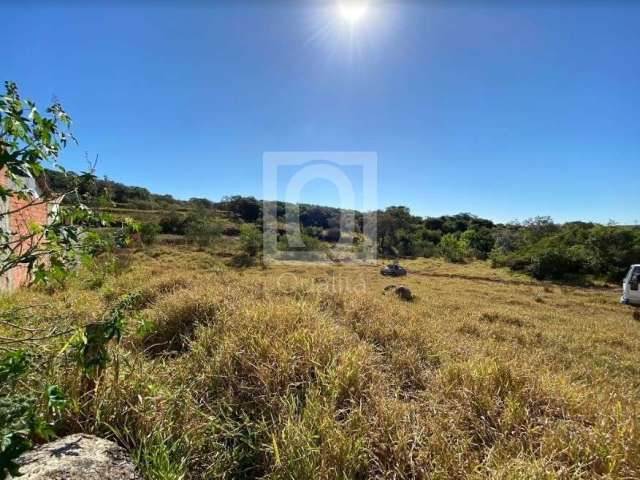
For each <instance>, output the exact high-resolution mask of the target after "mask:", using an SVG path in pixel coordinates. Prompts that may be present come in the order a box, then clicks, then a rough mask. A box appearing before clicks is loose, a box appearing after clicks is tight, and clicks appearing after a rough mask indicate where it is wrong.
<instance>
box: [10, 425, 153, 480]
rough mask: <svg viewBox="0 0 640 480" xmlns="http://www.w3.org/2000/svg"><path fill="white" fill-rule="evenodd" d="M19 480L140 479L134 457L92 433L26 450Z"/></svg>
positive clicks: (72, 436) (21, 463)
mask: <svg viewBox="0 0 640 480" xmlns="http://www.w3.org/2000/svg"><path fill="white" fill-rule="evenodd" d="M16 463H18V464H19V465H20V473H21V474H22V476H21V477H18V478H20V480H141V479H142V477H141V476H140V475H139V474H138V473H137V472H136V469H135V466H134V465H133V463H132V462H131V458H129V455H127V452H125V450H124V449H123V448H122V447H120V446H118V445H116V444H115V443H113V442H110V441H108V440H105V439H103V438H98V437H94V436H92V435H85V434H76V435H69V436H67V437H64V438H60V439H58V440H55V441H53V442H50V443H47V444H45V445H41V446H39V447H36V448H35V449H33V450H31V451H29V452H26V453H24V454H23V455H22V456H21V457H20V458H18V460H17V462H16Z"/></svg>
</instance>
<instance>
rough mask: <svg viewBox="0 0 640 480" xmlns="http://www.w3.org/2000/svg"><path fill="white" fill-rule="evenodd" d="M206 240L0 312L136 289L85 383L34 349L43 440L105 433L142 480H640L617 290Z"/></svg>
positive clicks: (44, 312) (474, 268)
mask: <svg viewBox="0 0 640 480" xmlns="http://www.w3.org/2000/svg"><path fill="white" fill-rule="evenodd" d="M223 245H224V246H221V247H217V249H216V250H215V251H198V250H195V249H192V248H190V247H186V246H167V245H158V246H155V247H150V248H146V249H144V250H139V251H135V252H131V253H127V254H122V255H121V257H120V259H119V262H120V264H121V265H120V267H119V270H118V272H117V273H116V274H112V273H109V274H106V275H103V274H101V273H96V271H95V270H94V271H89V270H85V271H83V272H81V273H80V274H79V276H78V278H75V279H72V280H71V282H70V284H69V286H68V287H67V288H66V289H60V290H57V291H54V292H47V291H44V290H25V291H21V292H17V293H16V294H14V295H12V296H9V297H3V298H2V299H1V300H0V302H1V303H2V305H1V306H2V308H3V309H11V308H16V307H18V308H24V307H26V306H32V307H31V308H30V309H27V311H28V312H29V315H32V316H35V318H37V319H38V321H39V322H40V324H41V325H47V322H51V321H52V320H51V319H53V318H57V317H62V318H63V319H64V323H65V324H66V325H70V326H73V325H82V324H86V323H87V322H90V321H95V320H98V319H100V317H101V315H102V314H103V312H104V311H105V310H106V309H108V308H109V305H111V304H113V303H114V302H115V301H116V300H117V299H118V298H120V297H121V296H122V295H124V294H127V293H132V292H137V293H139V300H138V301H137V302H136V305H135V307H134V308H133V309H132V310H131V311H130V312H129V315H128V319H127V323H126V334H125V336H124V337H123V339H122V341H121V343H120V344H119V345H118V346H117V347H114V348H113V351H112V352H111V356H112V362H111V366H110V367H109V369H108V371H106V372H105V375H104V376H103V377H102V379H101V380H100V382H98V384H97V385H95V386H92V387H91V389H87V385H86V382H85V381H83V380H82V378H81V375H80V372H79V371H78V370H77V367H75V365H74V363H73V361H72V359H71V358H69V356H68V355H67V354H66V353H65V350H64V349H63V347H64V339H63V337H61V338H60V339H54V340H52V341H48V342H47V343H46V344H44V345H42V346H41V350H40V351H41V355H42V356H43V357H44V358H46V359H47V361H48V362H49V364H51V365H53V364H54V363H55V364H56V365H59V366H60V368H56V369H53V368H52V369H50V371H46V370H45V371H42V372H39V375H41V376H45V377H47V376H48V377H50V378H48V380H49V381H51V382H53V383H57V384H58V385H60V386H61V387H62V389H63V390H64V392H65V393H66V395H67V396H68V397H69V399H70V400H71V401H72V402H71V407H70V408H69V409H68V410H67V412H66V413H65V415H64V418H63V419H62V420H61V422H60V431H61V432H62V433H67V432H75V431H86V432H93V433H97V434H99V435H102V436H109V437H111V438H115V439H117V440H118V441H119V442H120V443H121V444H123V445H125V446H126V447H127V448H129V449H130V451H131V452H132V454H133V455H134V457H135V459H136V461H137V462H138V464H139V465H140V468H141V469H142V471H143V472H144V474H145V475H146V476H147V477H148V478H165V479H177V478H229V479H230V478H269V479H329V478H335V479H347V478H356V479H365V478H384V479H402V478H505V479H506V478H513V479H520V478H598V477H601V478H627V479H632V478H640V430H639V428H640V419H639V416H638V415H639V407H640V361H639V360H640V322H638V321H637V320H634V315H633V310H632V309H630V308H629V307H624V306H621V305H619V304H618V303H617V302H618V298H619V292H618V289H615V288H577V287H568V286H560V285H553V284H546V283H540V282H535V281H532V280H531V279H529V278H528V277H524V276H515V275H513V274H511V273H509V272H507V271H506V270H493V269H491V268H489V266H488V265H487V264H485V263H482V262H477V263H472V264H467V265H452V264H447V263H444V262H443V261H440V260H425V259H422V260H415V261H407V262H405V263H403V265H405V266H406V267H407V269H408V270H409V275H408V276H407V277H404V278H400V279H395V278H387V277H382V276H381V275H380V274H379V273H378V269H379V267H374V266H360V265H349V264H342V265H304V264H289V265H277V266H271V267H269V268H266V269H264V268H261V267H251V268H246V269H241V270H239V269H235V268H232V267H230V266H228V264H229V260H230V258H231V256H232V255H233V251H234V249H233V245H232V244H231V243H230V242H223ZM390 284H395V285H404V286H407V287H409V288H410V289H411V290H412V292H413V294H414V295H415V298H414V300H413V301H402V300H400V299H398V298H396V296H395V295H394V294H393V292H392V291H388V292H386V293H385V290H384V288H385V287H386V286H388V285H390ZM51 302H53V304H52V305H51ZM44 304H47V306H46V307H40V306H39V305H44ZM31 318H33V317H31ZM31 321H33V320H31ZM53 372H55V373H53Z"/></svg>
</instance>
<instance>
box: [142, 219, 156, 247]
mask: <svg viewBox="0 0 640 480" xmlns="http://www.w3.org/2000/svg"><path fill="white" fill-rule="evenodd" d="M160 231H161V228H160V225H158V224H157V223H153V222H145V223H142V224H140V240H142V243H144V244H145V245H152V244H153V243H154V242H155V241H156V237H157V236H158V234H159V233H160Z"/></svg>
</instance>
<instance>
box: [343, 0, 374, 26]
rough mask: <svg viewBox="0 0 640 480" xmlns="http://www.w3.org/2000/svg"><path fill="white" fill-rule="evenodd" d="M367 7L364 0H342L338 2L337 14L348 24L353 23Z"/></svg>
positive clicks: (359, 19) (362, 16)
mask: <svg viewBox="0 0 640 480" xmlns="http://www.w3.org/2000/svg"><path fill="white" fill-rule="evenodd" d="M367 7H368V5H367V2H366V1H364V0H343V1H341V2H340V3H338V15H339V16H340V18H342V20H344V21H345V22H347V23H348V24H349V25H355V24H356V23H358V22H360V21H361V20H362V19H363V18H364V16H365V15H366V14H367Z"/></svg>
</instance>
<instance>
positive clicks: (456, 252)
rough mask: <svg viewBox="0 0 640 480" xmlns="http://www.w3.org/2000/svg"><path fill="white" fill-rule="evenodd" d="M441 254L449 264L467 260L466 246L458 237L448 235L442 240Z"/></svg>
mask: <svg viewBox="0 0 640 480" xmlns="http://www.w3.org/2000/svg"><path fill="white" fill-rule="evenodd" d="M440 253H441V254H442V256H443V257H444V258H445V259H446V260H448V261H449V262H463V261H464V258H465V254H466V251H465V244H464V242H463V241H461V240H460V239H459V238H458V236H457V235H455V234H453V233H447V234H446V235H444V236H443V237H442V240H440Z"/></svg>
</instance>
